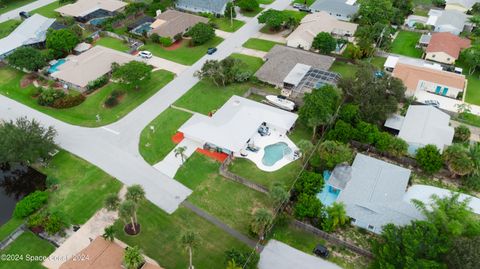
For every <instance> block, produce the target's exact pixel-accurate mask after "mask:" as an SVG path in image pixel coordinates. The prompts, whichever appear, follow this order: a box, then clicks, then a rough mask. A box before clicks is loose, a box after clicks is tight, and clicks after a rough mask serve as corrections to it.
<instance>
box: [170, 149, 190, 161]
mask: <svg viewBox="0 0 480 269" xmlns="http://www.w3.org/2000/svg"><path fill="white" fill-rule="evenodd" d="M173 151H174V152H175V158H176V157H177V156H178V155H180V158H182V163H184V162H185V159H186V158H187V155H185V151H187V147H185V146H183V147H176V148H175V149H174V150H173Z"/></svg>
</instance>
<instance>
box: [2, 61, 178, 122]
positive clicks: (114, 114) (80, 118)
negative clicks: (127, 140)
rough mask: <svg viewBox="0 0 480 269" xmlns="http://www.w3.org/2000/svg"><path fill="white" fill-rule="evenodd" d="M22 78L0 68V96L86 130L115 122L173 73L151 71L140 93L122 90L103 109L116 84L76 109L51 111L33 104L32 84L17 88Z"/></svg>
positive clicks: (107, 87)
mask: <svg viewBox="0 0 480 269" xmlns="http://www.w3.org/2000/svg"><path fill="white" fill-rule="evenodd" d="M24 75H25V74H24V73H22V72H19V71H17V70H15V69H13V68H10V67H4V68H0V94H3V95H5V96H7V97H9V98H12V99H14V100H16V101H19V102H21V103H23V104H24V105H27V106H29V107H31V108H34V109H36V110H38V111H41V112H43V113H46V114H48V115H50V116H52V117H55V118H57V119H59V120H62V121H65V122H67V123H70V124H74V125H80V126H86V127H96V126H102V125H105V124H109V123H112V122H114V121H117V120H118V119H120V118H121V117H123V116H125V115H126V114H128V113H129V112H130V111H132V110H133V109H134V108H136V107H137V106H138V105H140V104H141V103H143V102H144V101H145V100H147V99H148V98H150V97H151V96H152V95H154V94H155V93H156V92H157V91H159V90H161V88H162V87H163V86H165V85H166V84H167V83H168V82H170V81H171V80H173V77H174V74H173V73H171V72H168V71H165V70H158V71H155V72H153V73H152V78H151V79H150V80H149V81H147V82H146V83H144V85H142V86H141V88H140V90H138V91H137V90H128V91H125V95H124V97H123V99H122V101H121V102H120V104H118V105H117V106H115V107H113V108H106V107H104V102H105V100H106V99H107V98H108V97H109V95H110V93H111V92H112V91H113V90H123V87H122V86H121V85H119V84H116V83H109V84H108V85H106V86H105V87H103V88H101V89H98V90H96V91H95V92H94V93H92V94H90V95H89V96H88V97H87V100H85V102H83V103H82V104H80V105H78V106H76V107H72V108H65V109H55V108H50V107H45V106H40V105H39V104H38V103H37V100H36V99H35V98H33V97H32V95H34V94H35V93H36V92H37V89H35V87H33V86H32V85H30V86H27V87H26V88H23V89H22V88H20V81H21V79H22V77H23V76H24ZM97 114H98V115H100V119H101V120H100V121H98V122H97V119H96V115H97Z"/></svg>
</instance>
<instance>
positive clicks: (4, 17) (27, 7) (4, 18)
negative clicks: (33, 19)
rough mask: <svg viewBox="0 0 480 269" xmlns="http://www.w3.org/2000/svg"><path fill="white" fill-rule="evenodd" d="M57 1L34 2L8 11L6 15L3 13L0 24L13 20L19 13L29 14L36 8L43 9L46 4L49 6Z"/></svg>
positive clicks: (42, 0) (40, 0) (0, 16)
mask: <svg viewBox="0 0 480 269" xmlns="http://www.w3.org/2000/svg"><path fill="white" fill-rule="evenodd" d="M56 1H57V0H37V1H35V2H32V3H30V4H28V5H24V6H22V7H19V8H17V9H14V10H10V11H8V12H6V13H3V14H2V15H0V23H1V22H4V21H8V20H11V19H15V18H18V17H19V16H18V13H20V11H27V12H30V11H32V10H35V9H37V8H40V7H43V6H46V5H48V4H51V3H53V2H56Z"/></svg>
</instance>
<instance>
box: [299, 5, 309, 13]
mask: <svg viewBox="0 0 480 269" xmlns="http://www.w3.org/2000/svg"><path fill="white" fill-rule="evenodd" d="M298 11H301V12H307V13H312V9H311V8H309V7H307V6H303V7H301V8H299V9H298Z"/></svg>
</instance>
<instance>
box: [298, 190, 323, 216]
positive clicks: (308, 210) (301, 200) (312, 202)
mask: <svg viewBox="0 0 480 269" xmlns="http://www.w3.org/2000/svg"><path fill="white" fill-rule="evenodd" d="M323 212H324V210H323V205H322V203H321V202H320V200H318V198H317V197H316V196H315V195H308V194H305V193H302V194H300V196H298V200H297V202H296V203H295V216H296V217H297V218H300V219H305V218H310V219H318V218H321V217H323Z"/></svg>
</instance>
